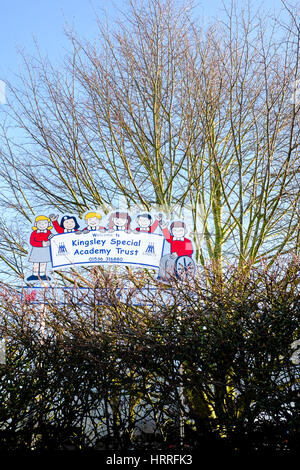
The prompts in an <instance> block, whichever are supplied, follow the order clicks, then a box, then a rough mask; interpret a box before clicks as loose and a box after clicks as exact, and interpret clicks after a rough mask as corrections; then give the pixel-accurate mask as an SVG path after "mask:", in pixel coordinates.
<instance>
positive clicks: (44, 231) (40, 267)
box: [27, 215, 52, 281]
mask: <svg viewBox="0 0 300 470" xmlns="http://www.w3.org/2000/svg"><path fill="white" fill-rule="evenodd" d="M51 229H52V226H51V223H50V219H49V217H46V216H45V215H39V216H38V217H36V218H35V225H34V227H32V230H33V232H32V233H31V235H30V244H31V246H32V249H31V252H30V255H29V258H28V259H29V261H30V262H31V263H32V264H33V273H32V275H31V276H29V277H28V278H27V281H37V280H42V281H50V279H51V278H50V277H49V276H47V275H46V268H47V263H49V262H50V261H51V257H50V241H49V236H50V235H51V231H50V230H51Z"/></svg>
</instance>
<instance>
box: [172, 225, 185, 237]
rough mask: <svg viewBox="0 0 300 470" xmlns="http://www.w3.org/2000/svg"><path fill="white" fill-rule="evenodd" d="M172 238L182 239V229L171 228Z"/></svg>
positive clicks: (183, 231)
mask: <svg viewBox="0 0 300 470" xmlns="http://www.w3.org/2000/svg"><path fill="white" fill-rule="evenodd" d="M172 233H173V236H174V237H176V238H182V237H184V233H185V230H184V227H173V229H172Z"/></svg>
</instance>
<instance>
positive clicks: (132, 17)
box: [1, 0, 300, 274]
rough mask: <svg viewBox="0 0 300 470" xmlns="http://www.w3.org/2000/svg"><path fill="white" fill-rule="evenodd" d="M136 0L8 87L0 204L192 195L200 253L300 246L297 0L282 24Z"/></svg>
mask: <svg viewBox="0 0 300 470" xmlns="http://www.w3.org/2000/svg"><path fill="white" fill-rule="evenodd" d="M130 5H131V8H130V11H129V13H128V14H126V15H124V18H123V21H120V22H119V23H118V24H117V25H116V26H115V28H114V29H112V28H111V25H109V27H107V26H106V25H105V24H103V23H102V22H101V21H100V20H99V22H98V24H99V35H98V37H97V38H96V40H95V42H92V41H90V40H87V41H84V40H81V39H79V38H78V37H76V36H75V35H74V34H73V33H72V32H68V35H69V38H70V41H71V44H72V50H73V52H72V53H71V54H70V55H69V56H68V57H66V60H65V63H64V64H63V65H62V67H61V68H60V69H59V70H58V69H56V68H54V67H53V66H52V65H51V64H50V63H49V61H48V60H47V59H43V58H42V57H41V55H39V54H37V56H36V57H35V58H34V59H31V60H29V59H28V58H26V57H24V74H23V76H22V77H20V82H19V85H18V86H17V85H16V84H11V86H10V99H11V101H10V104H9V120H10V122H11V123H13V125H15V126H16V127H17V128H18V129H19V131H18V138H16V135H15V134H14V133H12V132H11V131H10V132H8V133H6V134H4V140H3V144H2V150H1V161H2V171H1V176H2V181H3V184H4V185H5V191H3V193H2V203H3V207H6V208H9V209H10V211H9V213H10V214H11V216H12V217H18V220H20V224H21V225H23V224H24V223H27V222H26V221H27V220H28V219H30V218H31V215H32V214H33V213H35V212H36V211H37V210H38V209H39V208H40V207H43V209H48V208H50V207H56V208H57V209H59V210H60V211H61V212H64V211H71V212H74V213H78V214H79V215H81V214H82V213H83V212H84V210H86V209H87V208H91V207H95V206H97V207H99V206H100V207H102V209H103V210H104V211H107V210H108V208H109V207H110V206H111V205H112V204H114V203H115V202H116V198H117V197H118V196H120V195H121V196H123V197H124V198H125V199H126V201H127V204H128V207H133V206H136V205H139V206H140V207H144V208H147V209H150V207H151V206H152V205H153V204H156V205H157V206H159V207H160V208H161V209H164V210H165V211H167V212H170V213H171V212H172V211H175V209H176V208H178V207H182V206H185V207H188V208H189V209H190V210H191V212H192V214H193V221H194V226H193V227H191V229H192V232H193V234H194V241H195V243H196V246H197V257H198V260H199V261H200V262H201V263H202V265H206V264H207V263H210V262H212V263H213V264H214V266H216V267H217V269H218V270H219V271H220V272H221V271H222V264H223V263H224V261H225V262H226V263H227V262H231V261H232V259H236V260H238V261H239V262H240V263H241V264H242V263H244V262H245V261H250V262H251V263H253V262H257V261H258V260H260V259H261V258H268V259H269V261H270V263H272V262H273V260H274V259H275V258H276V257H277V256H278V255H281V254H285V253H288V252H290V251H296V250H297V249H298V247H299V191H298V186H297V184H295V182H296V181H297V178H298V176H299V163H298V160H299V159H298V155H299V154H298V152H299V103H297V102H291V100H292V97H293V86H294V85H293V84H294V83H295V81H296V80H297V79H298V77H299V71H298V62H299V38H300V35H299V25H298V23H297V20H296V18H297V17H296V16H295V13H294V9H293V8H290V7H287V6H286V11H287V12H288V14H289V19H290V22H289V23H288V24H283V23H280V22H279V21H278V19H277V18H276V19H275V20H274V21H271V19H270V18H267V17H261V16H259V15H258V14H254V13H252V12H251V11H250V9H248V8H246V9H245V10H243V9H239V10H236V9H235V7H234V4H232V5H231V6H229V7H228V9H226V12H225V17H224V18H223V19H222V21H221V20H219V21H216V22H215V23H212V24H211V25H208V26H207V27H206V28H203V27H202V28H201V27H200V26H199V24H198V22H197V20H196V19H195V18H194V17H193V8H192V4H189V3H187V2H182V3H181V4H180V6H179V5H178V4H177V3H176V4H175V3H174V2H173V1H171V0H145V1H141V2H139V3H138V4H137V3H136V2H130ZM17 214H18V216H17ZM2 230H3V229H2ZM6 231H7V230H6V229H5V232H6ZM1 238H2V242H1V250H2V259H3V260H4V261H6V262H8V266H9V264H11V267H13V269H15V270H16V271H17V272H18V273H20V274H21V272H22V268H21V267H20V266H21V261H18V263H19V264H18V267H16V260H14V258H13V257H12V256H11V255H9V256H8V255H7V253H10V252H11V251H13V249H14V242H13V244H12V243H10V240H11V237H6V238H5V237H4V236H2V237H1ZM14 238H15V235H14V236H13V239H14ZM19 244H20V258H19V259H20V260H21V259H22V256H23V254H24V253H25V251H26V246H25V244H24V241H22V242H20V243H19Z"/></svg>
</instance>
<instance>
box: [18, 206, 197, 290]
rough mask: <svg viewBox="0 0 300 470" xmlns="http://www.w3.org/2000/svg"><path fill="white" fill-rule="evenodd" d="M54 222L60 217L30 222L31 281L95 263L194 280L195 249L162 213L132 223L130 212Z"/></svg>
mask: <svg viewBox="0 0 300 470" xmlns="http://www.w3.org/2000/svg"><path fill="white" fill-rule="evenodd" d="M58 219H59V216H58V215H55V214H50V215H49V216H47V215H44V214H43V215H38V216H37V217H36V218H35V220H34V223H33V226H32V232H31V235H30V239H29V244H30V245H31V249H30V252H29V256H28V261H29V262H30V263H31V264H32V274H31V275H30V276H29V277H27V279H26V280H27V281H29V282H34V281H50V280H51V278H50V276H49V275H48V273H47V268H48V267H50V269H52V270H54V271H55V270H58V269H61V268H65V267H74V266H80V265H99V264H100V265H120V266H124V265H125V266H137V267H142V268H154V269H157V270H158V279H162V280H168V279H170V278H171V277H173V276H175V277H177V278H179V279H183V278H191V277H192V276H193V275H194V272H195V262H194V261H193V258H192V257H193V252H194V248H193V243H192V241H191V240H190V239H189V238H187V237H186V234H187V232H188V229H187V227H186V224H185V223H184V221H181V220H174V221H172V222H171V221H169V223H168V221H167V220H164V215H163V214H161V213H159V214H157V216H156V217H154V216H152V215H151V214H149V213H142V214H139V215H137V216H136V217H135V220H133V217H132V215H130V214H129V213H128V212H120V211H115V212H112V213H110V214H109V215H107V216H103V215H102V214H100V213H99V212H98V211H89V212H87V213H86V214H85V216H84V220H80V219H79V220H77V217H76V216H74V215H63V216H62V217H61V219H60V221H59V220H58ZM165 242H167V243H165ZM165 247H167V250H166V252H165Z"/></svg>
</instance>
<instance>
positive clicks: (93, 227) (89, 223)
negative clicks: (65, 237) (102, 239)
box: [76, 212, 106, 234]
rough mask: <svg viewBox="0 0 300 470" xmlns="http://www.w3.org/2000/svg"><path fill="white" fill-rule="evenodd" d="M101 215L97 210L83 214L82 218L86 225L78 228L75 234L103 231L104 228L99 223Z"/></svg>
mask: <svg viewBox="0 0 300 470" xmlns="http://www.w3.org/2000/svg"><path fill="white" fill-rule="evenodd" d="M101 219H102V215H101V214H99V212H88V213H87V214H85V217H84V220H85V221H86V227H85V228H84V229H83V230H78V231H77V232H76V234H80V233H89V232H94V231H100V232H105V231H106V228H105V227H103V226H102V225H101V224H100V220H101Z"/></svg>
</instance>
